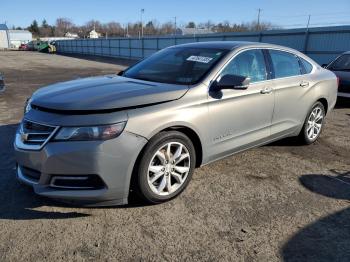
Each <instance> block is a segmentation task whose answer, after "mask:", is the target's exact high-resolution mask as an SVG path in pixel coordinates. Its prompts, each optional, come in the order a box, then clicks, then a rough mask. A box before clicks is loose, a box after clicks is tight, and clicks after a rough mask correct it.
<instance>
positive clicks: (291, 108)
mask: <svg viewBox="0 0 350 262" xmlns="http://www.w3.org/2000/svg"><path fill="white" fill-rule="evenodd" d="M268 53H269V56H270V64H271V68H272V76H273V78H274V80H273V81H272V82H273V88H274V92H275V109H274V113H273V118H272V126H271V135H272V136H273V137H279V136H283V135H286V134H290V133H293V132H294V131H296V130H297V129H298V128H299V127H300V125H301V124H303V122H304V117H305V114H306V112H308V110H309V108H308V107H309V106H310V101H308V99H307V97H308V93H309V92H310V90H311V89H310V86H311V85H312V80H311V79H310V75H309V74H306V72H305V70H306V69H305V67H304V66H303V65H302V62H301V61H300V59H299V57H298V56H296V55H295V54H293V53H290V52H288V51H283V50H272V49H270V50H268Z"/></svg>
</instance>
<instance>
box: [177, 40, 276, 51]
mask: <svg viewBox="0 0 350 262" xmlns="http://www.w3.org/2000/svg"><path fill="white" fill-rule="evenodd" d="M248 46H261V47H263V46H264V47H267V46H271V47H278V46H277V45H271V44H266V43H260V42H246V41H209V42H195V43H188V44H180V45H176V46H173V47H175V48H176V47H177V48H179V47H184V48H217V49H227V50H233V49H236V48H239V47H248Z"/></svg>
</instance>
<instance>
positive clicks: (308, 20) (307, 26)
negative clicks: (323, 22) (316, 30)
mask: <svg viewBox="0 0 350 262" xmlns="http://www.w3.org/2000/svg"><path fill="white" fill-rule="evenodd" d="M310 20H311V15H309V17H308V19H307V25H306V30H308V29H309V26H310Z"/></svg>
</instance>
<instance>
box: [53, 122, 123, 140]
mask: <svg viewBox="0 0 350 262" xmlns="http://www.w3.org/2000/svg"><path fill="white" fill-rule="evenodd" d="M125 124H126V122H121V123H117V124H113V125H103V126H83V127H62V128H60V130H59V131H58V133H57V134H56V136H55V137H54V139H53V140H54V141H92V140H108V139H112V138H115V137H117V136H119V135H120V134H121V133H122V132H123V130H124V127H125Z"/></svg>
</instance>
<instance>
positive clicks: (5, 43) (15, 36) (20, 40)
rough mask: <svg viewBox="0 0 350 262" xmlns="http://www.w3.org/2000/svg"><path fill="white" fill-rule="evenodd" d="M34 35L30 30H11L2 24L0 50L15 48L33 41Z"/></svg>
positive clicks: (0, 28)
mask: <svg viewBox="0 0 350 262" xmlns="http://www.w3.org/2000/svg"><path fill="white" fill-rule="evenodd" d="M32 39H33V37H32V33H31V32H29V31H28V30H9V29H8V28H7V26H6V25H5V24H0V49H7V48H15V49H17V48H18V47H19V46H20V45H21V44H27V43H29V42H30V41H32Z"/></svg>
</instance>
